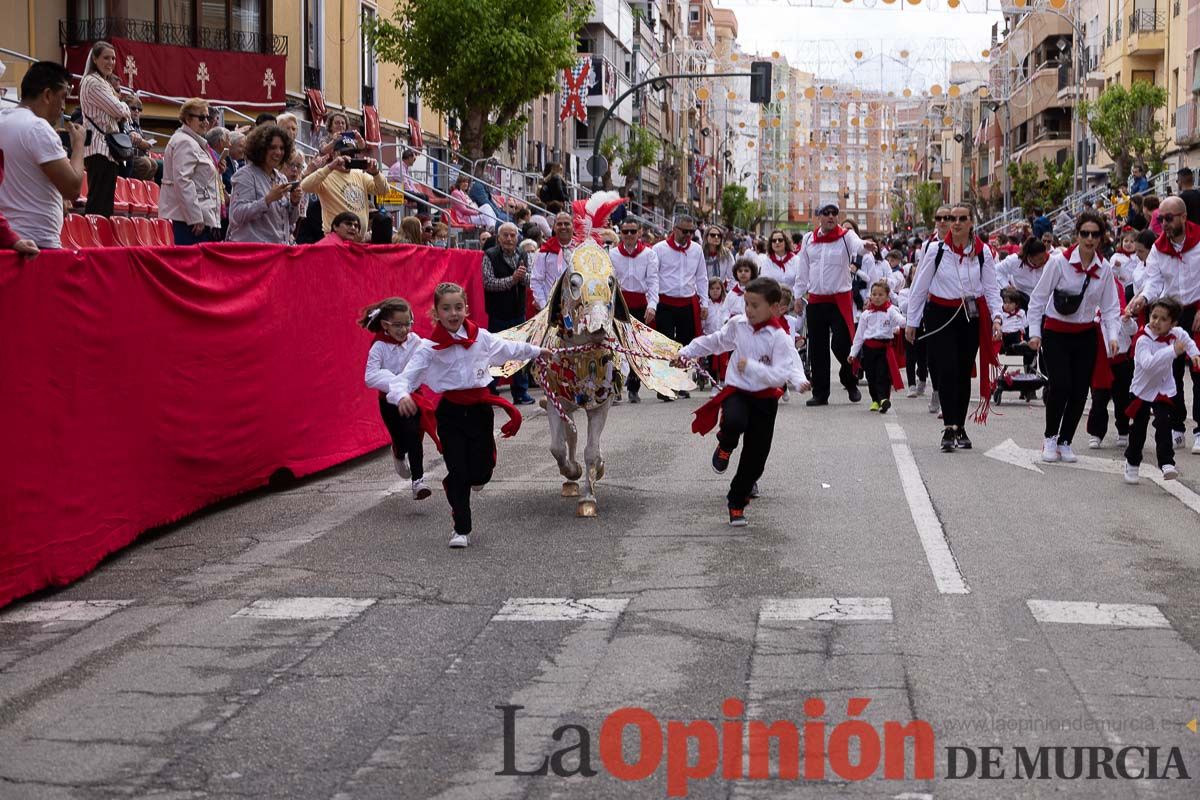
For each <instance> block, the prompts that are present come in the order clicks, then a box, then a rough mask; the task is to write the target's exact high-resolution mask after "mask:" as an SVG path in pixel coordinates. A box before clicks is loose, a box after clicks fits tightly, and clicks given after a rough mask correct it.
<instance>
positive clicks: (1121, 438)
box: [1117, 434, 1196, 453]
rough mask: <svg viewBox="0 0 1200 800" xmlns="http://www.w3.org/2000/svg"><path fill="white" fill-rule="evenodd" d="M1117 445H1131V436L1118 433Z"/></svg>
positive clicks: (1124, 446)
mask: <svg viewBox="0 0 1200 800" xmlns="http://www.w3.org/2000/svg"><path fill="white" fill-rule="evenodd" d="M1117 447H1120V448H1126V447H1129V437H1128V436H1126V435H1122V434H1117ZM1192 452H1193V453H1194V452H1196V451H1195V450H1193V451H1192Z"/></svg>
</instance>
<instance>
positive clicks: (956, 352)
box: [924, 303, 979, 428]
mask: <svg viewBox="0 0 1200 800" xmlns="http://www.w3.org/2000/svg"><path fill="white" fill-rule="evenodd" d="M924 325H925V328H926V330H929V331H936V333H933V334H932V335H930V336H929V338H927V339H926V340H925V347H926V348H927V349H928V351H929V374H930V376H932V377H933V378H934V383H933V388H934V389H935V390H937V393H938V398H939V400H940V402H941V404H942V421H943V422H944V423H945V425H946V427H952V426H953V427H958V428H961V427H963V426H964V425H965V424H966V422H967V409H968V408H970V406H971V368H972V366H973V365H974V363H975V357H976V356H977V355H979V319H978V318H976V319H970V318H969V317H967V312H966V311H965V310H964V309H963V308H962V306H955V307H954V308H947V307H945V306H939V305H936V304H934V303H930V304H928V305H927V306H925V320H924ZM943 326H944V327H943Z"/></svg>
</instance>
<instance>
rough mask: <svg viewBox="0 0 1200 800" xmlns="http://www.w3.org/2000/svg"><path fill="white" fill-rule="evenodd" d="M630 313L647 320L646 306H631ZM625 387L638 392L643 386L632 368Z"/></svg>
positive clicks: (641, 319)
mask: <svg viewBox="0 0 1200 800" xmlns="http://www.w3.org/2000/svg"><path fill="white" fill-rule="evenodd" d="M629 313H630V314H632V315H633V318H634V319H636V320H637V321H638V322H645V321H646V309H644V308H638V309H634V308H631V309H629ZM693 338H695V337H693ZM626 358H628V356H626ZM625 388H626V389H628V390H629V393H630V394H637V393H638V390H639V389H641V388H642V381H641V379H640V378H639V377H638V376H637V373H636V372H634V371H633V370H632V369H630V370H629V377H627V378H626V379H625Z"/></svg>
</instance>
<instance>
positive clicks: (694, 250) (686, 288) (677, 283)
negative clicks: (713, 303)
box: [653, 239, 709, 308]
mask: <svg viewBox="0 0 1200 800" xmlns="http://www.w3.org/2000/svg"><path fill="white" fill-rule="evenodd" d="M653 249H654V255H656V256H658V292H659V295H660V296H662V295H666V296H667V297H692V296H695V295H699V296H700V307H701V308H708V305H709V303H708V268H707V267H705V265H704V249H703V248H702V247H700V245H698V244H696V243H695V242H692V243H691V244H689V245H688V247H687V250H685V251H683V252H682V253H681V252H679V251H678V250H676V249H675V248H673V247H671V245H670V244H669V243H668V242H667V241H666V240H665V239H664V240H663V241H661V242H659V243H658V244H656V245H654V248H653Z"/></svg>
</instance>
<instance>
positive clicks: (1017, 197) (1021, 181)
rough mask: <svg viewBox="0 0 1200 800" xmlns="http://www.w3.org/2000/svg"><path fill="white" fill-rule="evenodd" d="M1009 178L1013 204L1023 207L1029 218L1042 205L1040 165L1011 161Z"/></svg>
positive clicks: (1022, 209)
mask: <svg viewBox="0 0 1200 800" xmlns="http://www.w3.org/2000/svg"><path fill="white" fill-rule="evenodd" d="M1008 178H1009V185H1010V186H1011V190H1012V199H1013V202H1014V203H1016V204H1017V205H1018V206H1020V207H1021V211H1022V212H1024V214H1025V216H1029V215H1030V214H1032V213H1033V211H1034V209H1036V208H1038V207H1040V206H1041V205H1042V177H1041V172H1040V170H1039V169H1038V165H1037V164H1034V163H1032V162H1021V163H1016V162H1012V161H1010V162H1009V164H1008Z"/></svg>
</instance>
